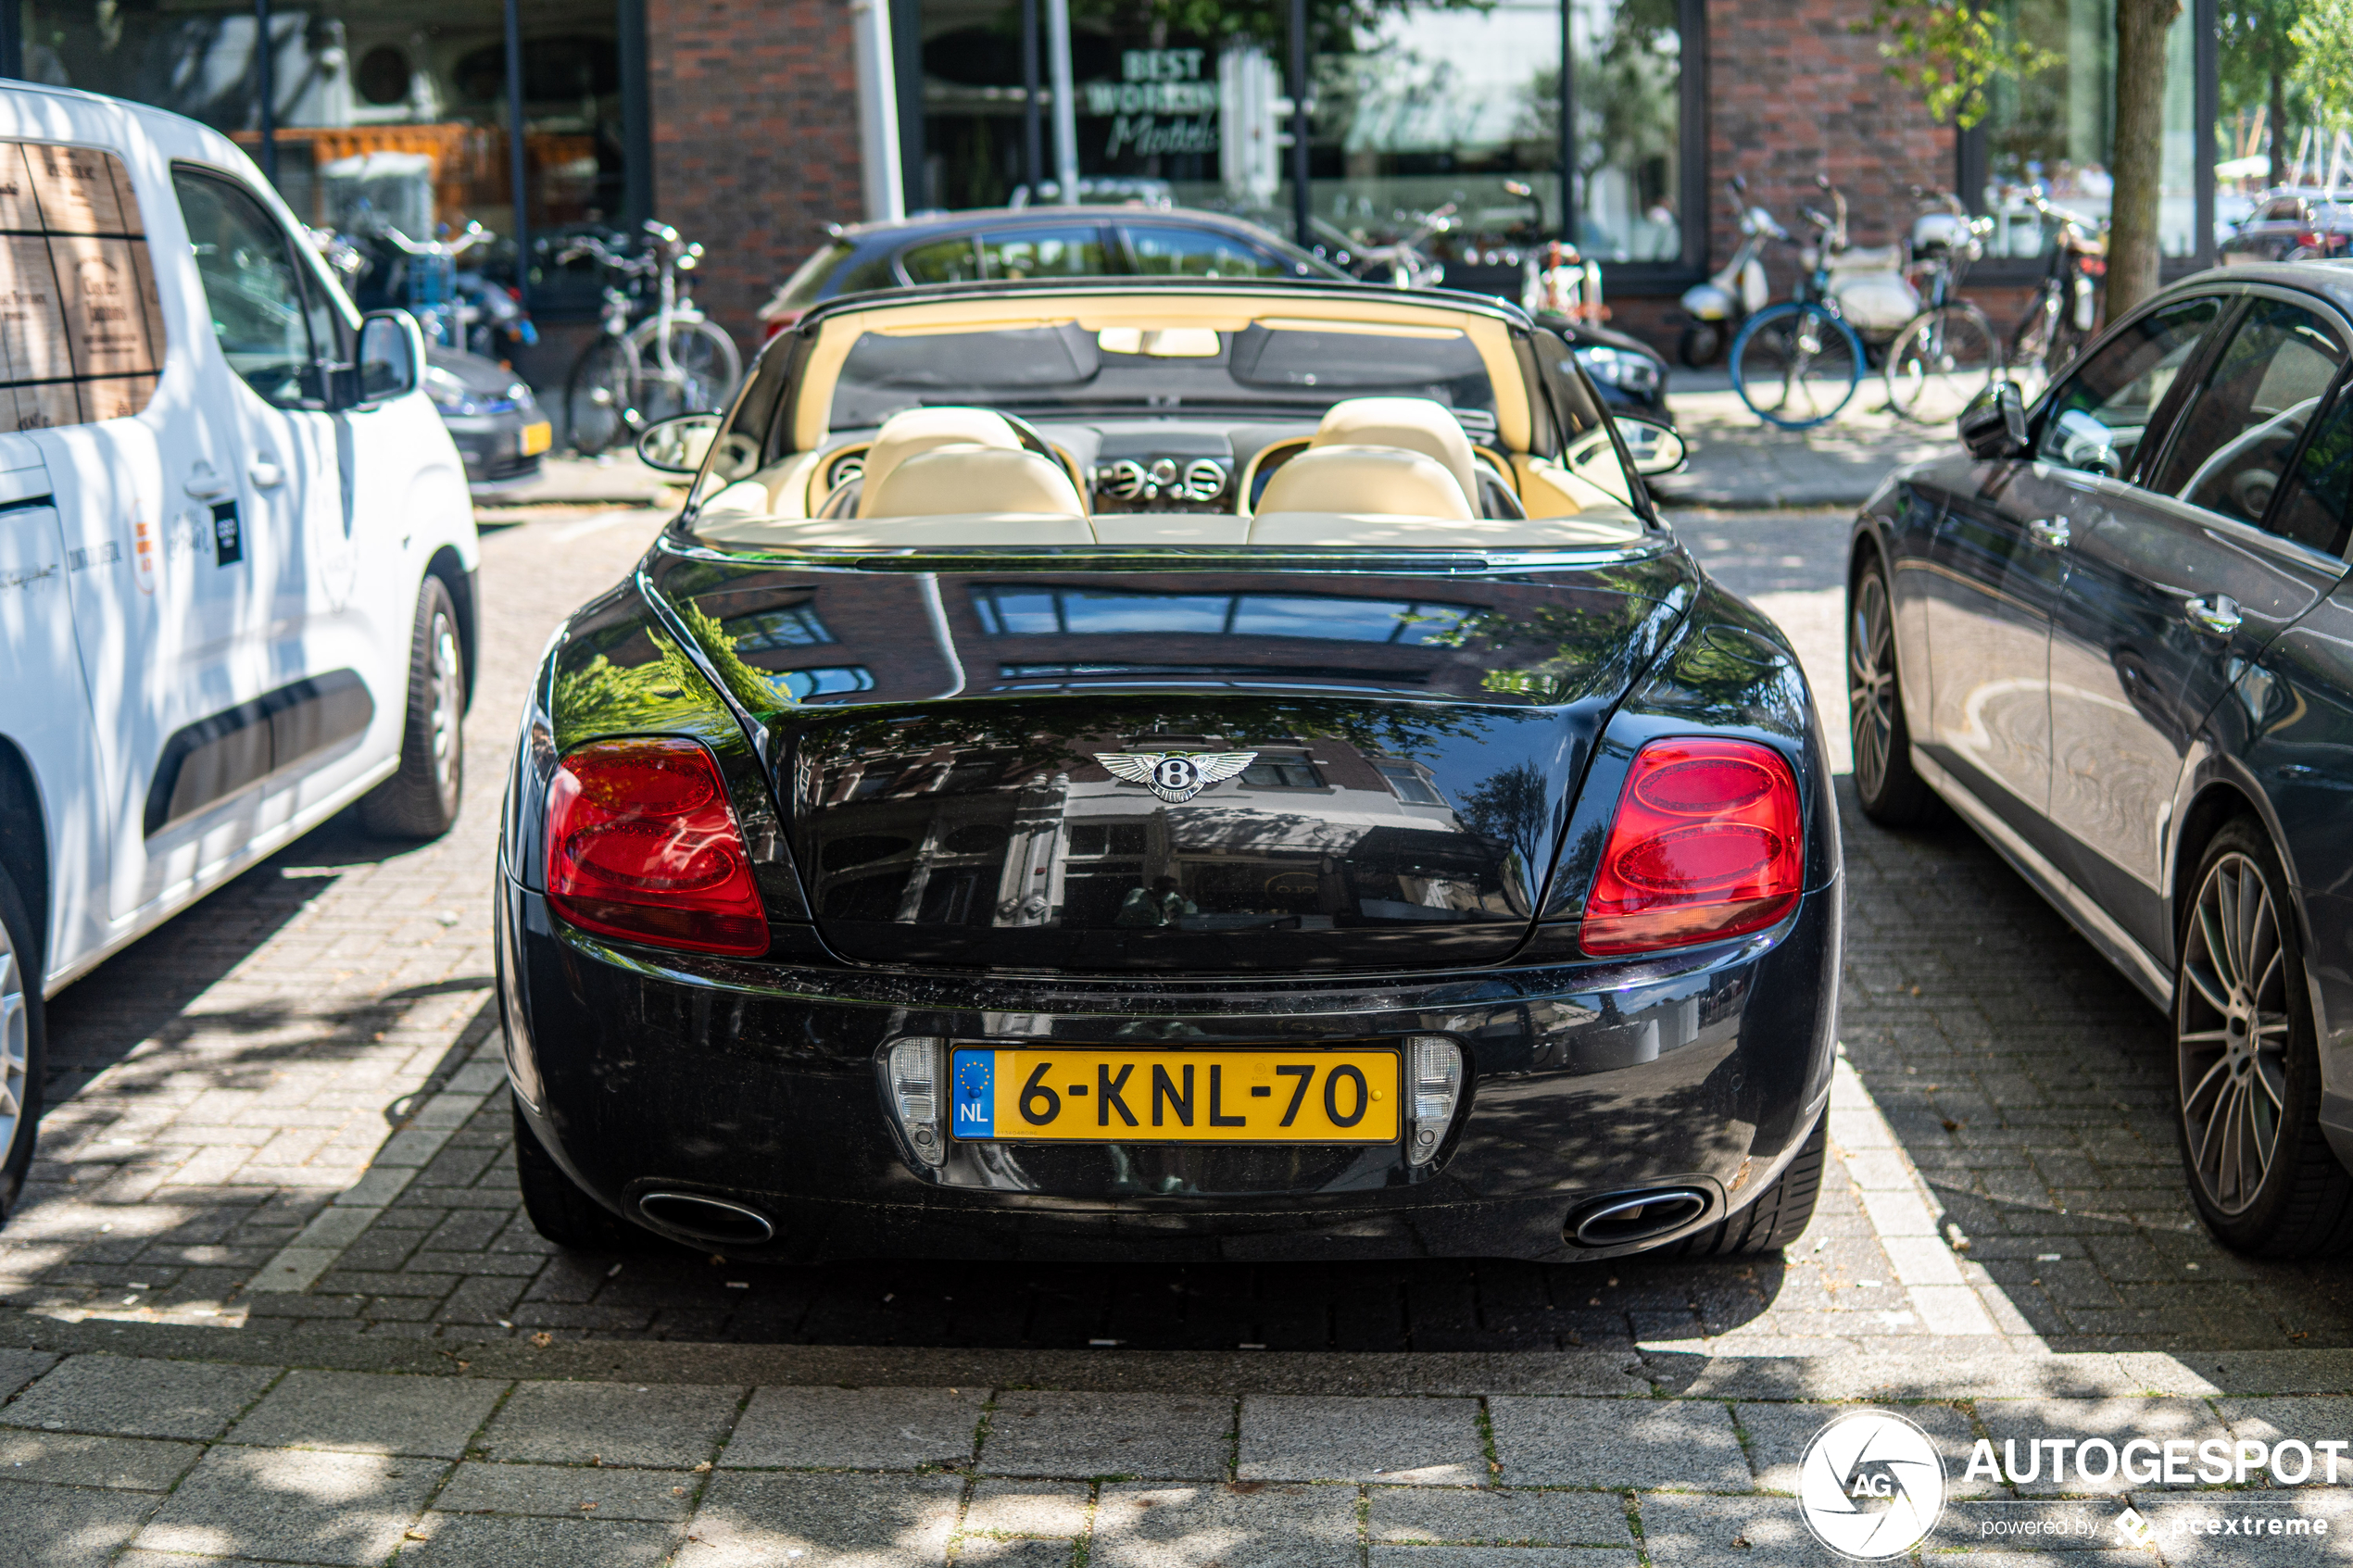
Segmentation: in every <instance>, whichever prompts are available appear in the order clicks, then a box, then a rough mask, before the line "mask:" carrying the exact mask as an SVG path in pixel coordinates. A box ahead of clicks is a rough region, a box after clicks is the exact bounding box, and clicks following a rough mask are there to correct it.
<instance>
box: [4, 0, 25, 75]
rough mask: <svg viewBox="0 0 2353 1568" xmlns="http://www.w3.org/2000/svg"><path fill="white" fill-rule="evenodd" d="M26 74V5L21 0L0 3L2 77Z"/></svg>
mask: <svg viewBox="0 0 2353 1568" xmlns="http://www.w3.org/2000/svg"><path fill="white" fill-rule="evenodd" d="M23 75H24V6H22V5H21V4H19V0H6V3H5V4H0V77H7V78H10V79H11V80H14V79H18V78H21V77H22V76H23Z"/></svg>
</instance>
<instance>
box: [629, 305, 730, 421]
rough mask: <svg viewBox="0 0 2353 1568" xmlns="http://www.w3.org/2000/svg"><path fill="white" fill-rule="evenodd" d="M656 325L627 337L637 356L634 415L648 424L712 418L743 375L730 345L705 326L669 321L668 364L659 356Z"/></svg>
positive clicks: (652, 323)
mask: <svg viewBox="0 0 2353 1568" xmlns="http://www.w3.org/2000/svg"><path fill="white" fill-rule="evenodd" d="M629 341H630V344H631V345H632V346H633V347H635V349H636V351H637V367H638V369H637V402H638V412H639V413H640V414H641V415H642V416H643V417H644V419H645V420H646V422H647V423H648V424H651V423H652V422H653V421H654V420H666V419H668V418H670V417H671V416H672V415H673V414H711V413H717V412H718V411H719V410H721V409H723V408H726V406H727V398H728V396H729V395H730V394H732V393H733V392H734V391H735V390H736V379H737V378H738V377H739V376H741V375H742V374H743V357H742V356H741V355H739V354H737V353H736V344H735V340H734V339H732V338H730V337H729V336H728V335H727V334H726V333H725V332H721V331H720V330H719V329H718V328H717V327H714V326H712V325H711V323H710V322H709V321H673V322H672V323H671V327H670V356H669V363H668V364H666V365H665V364H664V363H663V361H662V355H661V322H660V321H659V320H652V321H647V322H645V323H643V324H642V325H640V326H639V327H638V328H637V330H636V331H635V332H632V333H630V334H629Z"/></svg>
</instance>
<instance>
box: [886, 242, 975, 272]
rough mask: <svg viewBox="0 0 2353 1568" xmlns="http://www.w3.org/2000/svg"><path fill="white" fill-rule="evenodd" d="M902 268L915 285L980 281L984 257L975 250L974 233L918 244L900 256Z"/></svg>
mask: <svg viewBox="0 0 2353 1568" xmlns="http://www.w3.org/2000/svg"><path fill="white" fill-rule="evenodd" d="M899 265H900V267H901V268H903V269H904V270H906V273H907V281H908V282H911V283H976V282H980V257H979V255H978V253H977V252H975V250H974V249H973V237H972V236H971V235H970V234H959V235H957V236H956V237H955V238H954V239H952V240H934V241H932V242H931V243H930V244H929V245H916V246H915V247H914V248H912V250H909V251H907V252H905V253H904V254H903V255H901V256H900V258H899Z"/></svg>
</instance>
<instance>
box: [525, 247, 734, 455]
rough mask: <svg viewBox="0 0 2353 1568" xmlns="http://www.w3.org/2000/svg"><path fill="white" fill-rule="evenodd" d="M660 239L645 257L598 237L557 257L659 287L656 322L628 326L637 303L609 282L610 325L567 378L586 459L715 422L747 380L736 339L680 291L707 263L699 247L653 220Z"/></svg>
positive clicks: (567, 401)
mask: <svg viewBox="0 0 2353 1568" xmlns="http://www.w3.org/2000/svg"><path fill="white" fill-rule="evenodd" d="M645 232H646V233H647V235H648V237H649V238H650V239H651V240H652V242H653V243H652V245H650V246H649V247H648V250H647V252H646V253H645V254H643V255H640V256H624V255H623V254H622V253H621V252H619V251H617V250H615V249H613V248H612V247H611V246H610V245H607V244H606V243H605V242H604V241H603V240H602V239H599V238H598V236H596V235H594V234H584V235H582V236H580V237H579V238H578V239H575V240H574V241H573V242H572V243H571V244H570V245H566V246H565V247H564V248H563V249H562V250H561V251H560V252H558V253H557V257H556V259H557V260H558V261H559V262H566V261H572V260H575V259H577V258H579V257H588V258H590V259H592V260H594V261H595V262H596V263H597V264H598V267H600V268H601V269H603V270H606V271H607V272H610V273H614V274H618V275H619V276H620V277H621V278H623V279H626V280H636V279H642V278H652V279H654V280H655V281H656V292H655V305H654V311H653V314H651V315H650V316H648V317H647V318H646V319H645V320H641V321H639V322H638V323H637V324H636V325H635V326H634V327H633V326H631V325H630V322H629V316H630V309H631V305H632V301H631V297H630V294H629V291H628V290H627V289H625V288H622V287H617V286H615V285H614V284H612V283H607V284H606V285H605V291H604V295H605V299H604V308H603V314H602V320H601V321H600V323H599V326H598V333H597V335H596V336H595V337H594V338H592V339H590V340H589V342H588V345H587V346H586V347H585V348H583V349H582V350H581V351H580V357H579V358H577V359H574V360H573V364H572V370H571V373H570V374H569V375H568V376H566V377H565V379H564V419H565V422H566V423H567V425H568V426H569V427H570V429H571V433H572V445H573V450H574V451H576V452H578V453H579V454H580V455H581V456H582V457H584V458H594V457H598V456H601V455H602V454H604V453H606V452H609V451H610V450H611V449H612V448H614V447H615V446H618V445H622V444H623V442H624V441H625V440H631V439H635V435H636V433H638V432H639V431H642V430H644V429H645V428H646V427H647V426H648V425H649V424H652V423H654V422H656V421H657V420H665V419H668V418H670V417H671V416H673V415H674V414H698V413H715V412H717V411H718V410H719V409H721V408H724V407H725V406H726V402H727V397H728V395H729V394H731V393H732V392H733V391H734V390H735V386H736V381H737V380H738V379H740V378H741V377H742V375H743V369H744V366H743V357H742V356H741V355H740V354H739V353H737V352H736V344H735V340H734V339H732V338H730V337H729V336H728V335H727V334H726V333H725V332H722V331H721V330H720V329H719V328H718V327H716V326H714V325H712V324H711V321H710V320H707V319H706V318H705V317H704V315H703V313H702V312H701V311H699V310H698V309H696V308H695V302H694V299H693V297H692V296H691V295H689V294H688V293H687V291H686V288H685V287H684V286H683V285H682V283H681V282H680V276H679V275H680V274H681V273H685V272H691V271H693V270H694V269H695V265H696V263H698V261H700V260H701V259H702V254H703V249H702V246H701V245H689V244H686V243H685V242H683V241H681V240H680V239H679V237H678V231H677V230H675V229H673V228H672V227H670V226H669V225H668V224H666V223H661V222H655V221H651V220H648V222H647V224H646V226H645Z"/></svg>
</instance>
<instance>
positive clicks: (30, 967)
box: [0, 872, 47, 1219]
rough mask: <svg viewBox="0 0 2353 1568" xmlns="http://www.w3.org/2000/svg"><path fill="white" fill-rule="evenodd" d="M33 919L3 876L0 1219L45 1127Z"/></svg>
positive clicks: (10, 1207) (12, 1203) (11, 1208)
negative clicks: (42, 1105)
mask: <svg viewBox="0 0 2353 1568" xmlns="http://www.w3.org/2000/svg"><path fill="white" fill-rule="evenodd" d="M33 950H34V949H33V946H32V920H31V916H30V915H28V914H27V913H26V906H25V902H24V900H23V899H22V898H20V897H18V896H17V887H16V884H15V883H13V882H11V881H9V880H8V873H7V872H0V1219H6V1218H7V1217H8V1215H10V1214H11V1213H14V1212H15V1211H16V1207H17V1194H18V1193H19V1191H20V1190H22V1188H23V1186H24V1176H25V1172H26V1171H28V1170H30V1169H31V1165H32V1144H33V1139H34V1137H35V1136H36V1135H38V1133H39V1129H40V1123H41V1075H42V1062H43V1058H44V1056H45V1055H46V1054H47V1053H46V1049H45V1047H46V1044H47V1030H46V1026H45V1019H44V1013H43V1010H42V1006H41V974H40V971H39V968H38V966H37V965H35V963H34V962H33V959H32V954H33Z"/></svg>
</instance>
